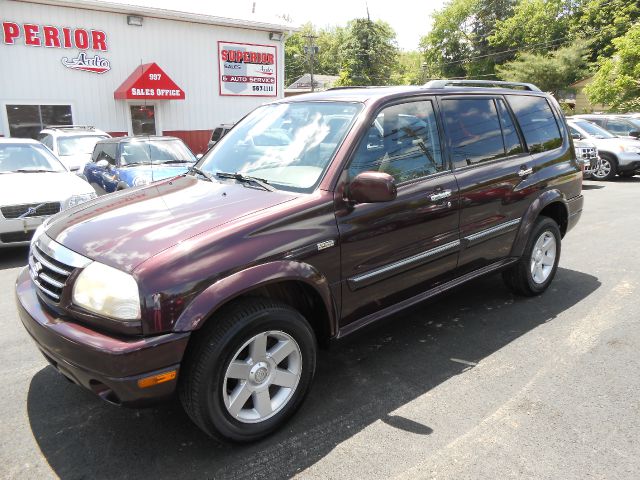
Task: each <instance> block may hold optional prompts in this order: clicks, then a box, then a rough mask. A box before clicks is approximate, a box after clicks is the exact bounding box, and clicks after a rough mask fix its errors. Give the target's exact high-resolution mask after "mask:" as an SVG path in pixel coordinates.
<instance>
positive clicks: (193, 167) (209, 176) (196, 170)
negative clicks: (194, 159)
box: [187, 165, 213, 182]
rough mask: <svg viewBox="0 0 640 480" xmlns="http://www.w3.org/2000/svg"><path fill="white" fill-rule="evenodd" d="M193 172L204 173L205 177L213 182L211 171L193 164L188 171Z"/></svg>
mask: <svg viewBox="0 0 640 480" xmlns="http://www.w3.org/2000/svg"><path fill="white" fill-rule="evenodd" d="M191 172H196V173H197V174H199V175H202V176H203V177H204V178H206V179H207V180H209V181H210V182H213V177H212V176H211V174H210V173H208V172H205V171H204V170H200V169H199V168H198V167H196V166H195V165H192V166H191V167H189V170H188V171H187V173H191Z"/></svg>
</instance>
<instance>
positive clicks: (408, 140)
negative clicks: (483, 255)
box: [336, 100, 460, 327]
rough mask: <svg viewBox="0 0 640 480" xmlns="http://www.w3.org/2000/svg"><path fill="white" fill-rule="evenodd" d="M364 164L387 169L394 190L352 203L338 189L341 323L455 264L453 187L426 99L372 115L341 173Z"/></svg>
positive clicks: (450, 271) (447, 275)
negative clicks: (387, 196) (392, 195)
mask: <svg viewBox="0 0 640 480" xmlns="http://www.w3.org/2000/svg"><path fill="white" fill-rule="evenodd" d="M371 170H374V171H382V172H386V173H389V174H390V175H392V176H393V177H394V178H395V179H396V182H398V184H399V187H398V196H397V198H396V199H395V200H393V201H390V202H385V203H370V204H357V205H353V204H351V203H349V202H345V201H344V198H343V196H342V193H341V192H340V189H338V193H337V196H338V198H336V205H337V211H336V220H337V222H338V229H339V231H340V242H341V253H342V280H343V287H342V319H343V320H342V324H341V326H342V327H343V326H345V325H347V324H349V323H351V322H354V321H356V320H358V319H359V318H362V317H364V316H366V315H368V314H371V313H373V312H375V311H378V310H380V309H382V308H385V307H388V306H391V305H393V304H395V303H397V302H400V301H402V300H405V299H407V298H410V297H412V296H414V295H417V294H418V293H420V292H422V291H425V290H428V289H429V288H431V287H433V286H435V285H437V284H438V283H441V282H443V281H446V280H449V279H451V278H452V277H453V275H454V272H455V268H456V263H457V256H458V250H459V246H460V239H459V233H458V187H457V184H456V180H455V178H454V176H453V174H452V173H451V171H450V170H449V168H448V165H447V163H446V162H445V161H444V159H443V155H442V151H441V148H440V135H439V131H438V124H437V119H436V116H435V113H434V109H433V104H432V102H431V101H429V100H421V101H415V102H409V103H404V104H399V105H392V106H389V107H387V108H385V109H383V110H382V111H381V112H380V114H378V115H377V116H376V118H375V120H374V121H373V122H372V124H371V128H370V129H369V131H368V132H367V133H366V134H365V135H364V138H363V139H362V141H361V143H360V145H359V147H358V150H357V151H356V153H355V155H354V157H353V159H352V161H351V162H350V166H349V167H348V171H347V172H345V173H344V176H345V177H347V178H353V177H354V176H355V175H357V174H358V173H360V172H362V171H371Z"/></svg>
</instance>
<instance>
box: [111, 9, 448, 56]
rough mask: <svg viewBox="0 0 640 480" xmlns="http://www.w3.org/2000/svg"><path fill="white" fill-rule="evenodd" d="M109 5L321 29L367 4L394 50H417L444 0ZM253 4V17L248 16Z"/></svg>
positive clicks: (362, 12)
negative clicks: (388, 31) (388, 29)
mask: <svg viewBox="0 0 640 480" xmlns="http://www.w3.org/2000/svg"><path fill="white" fill-rule="evenodd" d="M109 2H111V3H124V4H129V5H142V6H145V7H156V8H165V9H168V10H180V11H184V12H192V13H203V14H208V15H215V16H218V17H230V18H241V19H247V20H250V19H255V20H257V21H268V22H274V23H275V22H277V23H282V22H281V21H278V20H277V18H276V15H283V14H286V15H289V16H290V17H291V19H292V20H293V24H294V25H301V24H303V23H306V22H309V21H310V22H311V23H313V24H314V25H315V26H316V27H319V28H324V27H327V26H330V25H340V26H344V25H346V24H347V22H348V21H349V20H351V19H353V18H357V17H365V16H366V15H367V4H368V7H369V14H370V16H371V19H372V20H379V19H380V20H384V21H386V22H388V23H389V24H390V25H391V26H392V27H393V29H394V30H395V31H396V35H397V36H396V40H397V42H398V46H399V47H400V48H401V49H403V50H415V49H417V48H418V43H419V42H420V37H422V36H423V35H425V34H426V33H427V32H428V31H429V26H430V23H431V19H430V14H431V12H433V11H434V10H437V9H439V8H441V7H442V5H443V4H444V2H445V0H422V1H420V0H418V1H416V0H391V1H390V0H367V2H366V3H365V1H364V0H357V1H349V0H320V1H317V2H302V1H292V0H270V1H265V0H234V1H233V2H215V1H203V0H180V1H179V2H176V0H109ZM254 3H255V13H252V10H253V4H254Z"/></svg>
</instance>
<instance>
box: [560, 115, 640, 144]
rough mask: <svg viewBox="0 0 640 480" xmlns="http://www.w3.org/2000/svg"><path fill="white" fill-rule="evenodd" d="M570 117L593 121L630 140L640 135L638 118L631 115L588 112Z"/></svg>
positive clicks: (639, 119)
mask: <svg viewBox="0 0 640 480" xmlns="http://www.w3.org/2000/svg"><path fill="white" fill-rule="evenodd" d="M571 118H575V119H583V120H588V121H590V122H593V123H595V124H596V125H598V126H599V127H602V128H604V129H605V130H607V131H608V132H609V133H612V134H613V135H615V136H617V137H624V138H630V139H632V140H635V139H638V137H640V118H634V117H632V116H631V115H596V114H590V115H574V116H573V117H571Z"/></svg>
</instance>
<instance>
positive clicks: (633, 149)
mask: <svg viewBox="0 0 640 480" xmlns="http://www.w3.org/2000/svg"><path fill="white" fill-rule="evenodd" d="M620 151H621V152H627V153H640V147H635V146H631V145H620Z"/></svg>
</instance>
